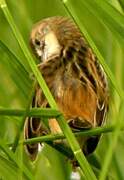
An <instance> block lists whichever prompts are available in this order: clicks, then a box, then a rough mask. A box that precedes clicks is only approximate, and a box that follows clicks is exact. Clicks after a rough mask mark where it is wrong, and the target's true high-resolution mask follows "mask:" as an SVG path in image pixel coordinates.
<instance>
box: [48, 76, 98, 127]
mask: <svg viewBox="0 0 124 180" xmlns="http://www.w3.org/2000/svg"><path fill="white" fill-rule="evenodd" d="M51 92H52V94H53V96H54V98H55V100H56V102H57V104H58V107H59V109H60V111H61V112H62V113H63V114H64V116H65V118H66V119H67V120H70V119H74V118H78V117H79V118H80V119H82V120H83V121H84V120H85V121H87V122H89V123H90V124H91V125H92V126H94V116H95V112H96V103H97V99H96V94H95V92H94V91H93V90H92V88H91V87H86V86H85V85H83V84H82V82H81V81H80V80H78V79H76V78H73V77H71V76H68V75H63V76H57V78H56V79H55V81H54V82H53V85H52V88H51Z"/></svg>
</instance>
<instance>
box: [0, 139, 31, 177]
mask: <svg viewBox="0 0 124 180" xmlns="http://www.w3.org/2000/svg"><path fill="white" fill-rule="evenodd" d="M0 149H1V150H2V151H3V152H4V153H5V154H6V155H7V156H8V158H9V159H10V160H11V161H12V162H13V163H15V165H16V166H17V167H18V168H20V169H22V170H23V172H24V174H25V176H26V177H27V178H28V179H33V176H32V174H31V172H30V171H29V170H28V169H27V167H26V166H25V165H24V164H23V167H21V165H22V164H21V163H20V162H19V161H18V160H17V159H16V157H15V154H14V153H13V152H12V151H11V150H10V149H9V148H8V147H7V146H6V145H5V144H4V142H3V141H1V140H0Z"/></svg>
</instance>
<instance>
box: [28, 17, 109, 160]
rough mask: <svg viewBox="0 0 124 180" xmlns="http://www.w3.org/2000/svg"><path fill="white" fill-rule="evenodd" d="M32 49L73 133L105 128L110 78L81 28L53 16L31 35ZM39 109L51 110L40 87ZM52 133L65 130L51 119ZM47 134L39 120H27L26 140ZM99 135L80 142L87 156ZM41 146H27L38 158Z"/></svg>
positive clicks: (36, 103)
mask: <svg viewBox="0 0 124 180" xmlns="http://www.w3.org/2000/svg"><path fill="white" fill-rule="evenodd" d="M30 43H31V47H32V49H33V51H34V53H35V54H36V55H37V56H38V58H39V59H40V63H39V65H38V67H39V70H40V71H41V72H42V75H43V77H44V78H45V80H46V83H47V85H48V87H49V88H50V90H51V93H52V95H53V96H54V98H55V100H56V102H57V105H58V107H59V109H60V111H61V112H62V113H63V114H64V117H65V118H66V120H67V122H68V123H69V125H70V127H71V128H72V130H73V131H80V130H81V129H85V128H93V127H97V126H101V125H102V124H103V122H104V119H105V116H106V112H107V109H108V85H107V80H106V75H105V73H104V71H103V69H102V67H101V65H100V64H99V62H98V61H97V58H96V56H95V55H94V53H93V52H92V50H91V48H90V47H89V45H88V44H87V42H86V40H85V38H84V37H83V36H82V34H81V32H80V30H79V29H78V27H77V26H76V25H75V24H74V22H73V21H72V20H70V19H69V18H67V17H50V18H47V19H44V20H42V21H40V22H38V23H37V24H36V25H35V26H34V27H33V30H32V32H31V37H30ZM33 106H35V107H49V104H48V102H47V100H46V98H45V97H44V95H43V93H42V90H41V89H40V87H39V86H38V85H37V88H36V93H35V97H34V100H33ZM49 126H50V129H51V132H52V133H59V132H61V129H60V127H59V125H58V124H57V122H56V120H55V119H50V120H49ZM43 132H45V133H47V131H46V130H45V128H44V129H43V126H42V124H41V122H40V121H39V119H36V118H35V119H33V118H32V119H27V121H26V124H25V138H31V137H35V136H39V135H42V134H44V133H43ZM98 139H99V137H98V136H94V137H87V138H85V139H84V138H80V139H78V141H79V143H80V146H81V148H82V149H83V151H84V153H85V154H89V153H92V152H93V151H94V149H95V148H96V146H97V143H98ZM37 148H38V145H37V144H35V145H27V150H28V153H29V154H30V156H31V159H33V160H34V159H35V157H36V154H37Z"/></svg>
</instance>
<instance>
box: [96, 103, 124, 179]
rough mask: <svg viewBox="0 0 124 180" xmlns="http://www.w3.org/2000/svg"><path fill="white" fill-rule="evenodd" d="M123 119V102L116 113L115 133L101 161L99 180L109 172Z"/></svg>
mask: <svg viewBox="0 0 124 180" xmlns="http://www.w3.org/2000/svg"><path fill="white" fill-rule="evenodd" d="M123 117H124V102H122V103H121V105H120V111H119V113H118V121H117V122H116V128H115V131H114V133H113V135H112V137H111V141H110V144H109V147H108V149H107V154H106V156H105V159H104V161H103V166H102V170H101V173H100V177H99V180H104V179H106V176H107V173H108V170H109V165H110V162H111V159H112V155H113V153H114V148H115V146H116V144H117V142H118V137H119V135H120V129H121V125H122V121H123Z"/></svg>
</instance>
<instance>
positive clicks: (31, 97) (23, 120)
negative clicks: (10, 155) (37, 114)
mask: <svg viewBox="0 0 124 180" xmlns="http://www.w3.org/2000/svg"><path fill="white" fill-rule="evenodd" d="M35 88H36V81H34V82H33V85H32V88H31V92H30V94H29V98H28V101H27V105H26V109H25V113H24V115H23V117H22V120H21V124H20V128H19V130H18V132H17V135H16V137H15V140H14V143H13V146H12V150H13V152H15V151H16V148H17V146H18V142H19V139H20V136H21V132H22V130H23V128H24V123H25V120H26V117H27V115H28V112H29V111H30V106H31V102H32V99H33V96H34V92H35Z"/></svg>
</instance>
